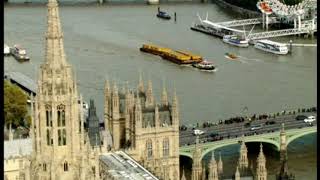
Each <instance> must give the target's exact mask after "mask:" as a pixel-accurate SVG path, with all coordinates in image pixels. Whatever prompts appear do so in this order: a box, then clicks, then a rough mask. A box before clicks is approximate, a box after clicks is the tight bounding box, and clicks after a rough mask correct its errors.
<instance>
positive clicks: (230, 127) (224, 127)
mask: <svg viewBox="0 0 320 180" xmlns="http://www.w3.org/2000/svg"><path fill="white" fill-rule="evenodd" d="M298 115H305V116H310V115H313V116H315V117H316V115H317V114H316V112H307V113H298V114H297V113H296V114H294V115H281V116H278V117H276V118H269V119H262V120H254V121H252V122H251V126H253V125H261V126H262V128H261V129H258V130H255V131H252V130H250V128H251V127H250V126H249V127H245V124H246V123H247V122H249V121H244V122H241V123H232V124H219V125H216V126H211V127H208V128H196V129H200V130H202V131H204V132H205V133H204V134H202V135H200V136H199V139H200V143H205V142H208V141H212V138H210V137H208V135H209V134H211V133H218V135H219V136H220V137H222V140H223V139H226V138H227V139H228V138H235V137H239V136H242V135H246V136H247V135H254V134H264V133H269V132H275V131H279V130H280V128H281V124H282V123H284V124H285V129H296V128H303V127H308V126H310V124H309V123H305V122H304V121H303V120H296V116H298ZM267 121H275V124H269V125H266V124H265V123H266V122H267ZM312 124H313V125H316V124H317V121H314V122H313V123H312ZM179 135H180V146H185V145H190V144H195V139H196V136H194V135H193V131H192V129H191V128H188V129H187V130H185V131H180V134H179Z"/></svg>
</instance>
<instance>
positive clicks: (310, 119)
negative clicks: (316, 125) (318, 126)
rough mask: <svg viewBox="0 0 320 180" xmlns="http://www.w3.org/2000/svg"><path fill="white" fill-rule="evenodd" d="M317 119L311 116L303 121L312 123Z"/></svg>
mask: <svg viewBox="0 0 320 180" xmlns="http://www.w3.org/2000/svg"><path fill="white" fill-rule="evenodd" d="M315 120H316V117H314V116H309V117H308V118H306V119H304V120H303V121H304V122H306V123H312V122H313V121H315Z"/></svg>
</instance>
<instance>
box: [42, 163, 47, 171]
mask: <svg viewBox="0 0 320 180" xmlns="http://www.w3.org/2000/svg"><path fill="white" fill-rule="evenodd" d="M42 168H43V171H47V165H46V163H43V165H42Z"/></svg>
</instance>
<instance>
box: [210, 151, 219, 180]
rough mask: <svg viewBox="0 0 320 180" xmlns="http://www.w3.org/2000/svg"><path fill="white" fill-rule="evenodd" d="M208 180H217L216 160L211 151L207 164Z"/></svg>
mask: <svg viewBox="0 0 320 180" xmlns="http://www.w3.org/2000/svg"><path fill="white" fill-rule="evenodd" d="M208 180H218V169H217V163H216V160H215V158H214V151H212V155H211V160H210V163H209V176H208Z"/></svg>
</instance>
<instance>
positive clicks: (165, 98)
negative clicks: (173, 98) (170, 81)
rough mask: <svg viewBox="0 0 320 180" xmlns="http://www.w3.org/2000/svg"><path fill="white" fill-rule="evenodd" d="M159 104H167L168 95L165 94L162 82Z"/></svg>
mask: <svg viewBox="0 0 320 180" xmlns="http://www.w3.org/2000/svg"><path fill="white" fill-rule="evenodd" d="M161 104H162V105H164V106H168V95H167V90H166V87H165V85H164V84H163V89H162V96H161Z"/></svg>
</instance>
